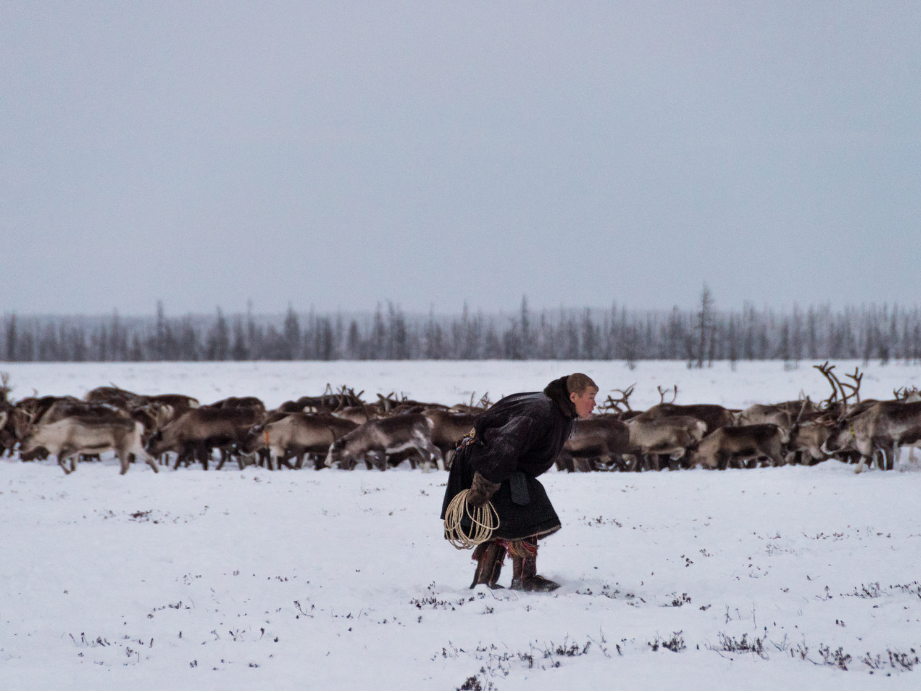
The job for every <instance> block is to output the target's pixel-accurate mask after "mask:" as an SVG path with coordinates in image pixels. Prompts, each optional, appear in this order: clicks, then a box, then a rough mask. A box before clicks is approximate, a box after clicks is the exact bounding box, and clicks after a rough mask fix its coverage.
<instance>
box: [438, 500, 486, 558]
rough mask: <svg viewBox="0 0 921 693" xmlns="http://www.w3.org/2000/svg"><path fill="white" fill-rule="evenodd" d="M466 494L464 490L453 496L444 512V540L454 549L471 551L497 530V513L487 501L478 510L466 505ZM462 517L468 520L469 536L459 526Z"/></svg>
mask: <svg viewBox="0 0 921 693" xmlns="http://www.w3.org/2000/svg"><path fill="white" fill-rule="evenodd" d="M468 492H469V489H466V490H464V491H461V492H460V493H458V494H457V495H456V496H454V498H453V499H452V500H451V502H450V503H449V504H448V509H447V510H446V511H445V538H446V539H447V540H448V541H449V542H451V545H452V546H453V547H454V548H455V549H472V548H474V547H476V546H478V545H480V544H482V543H483V542H487V541H489V540H490V539H491V538H492V533H493V532H494V531H496V529H498V528H499V513H497V512H496V509H495V507H494V506H493V504H492V503H490V502H489V501H487V502H486V504H485V505H481V506H480V507H478V508H474V507H471V506H470V505H469V504H468V503H467V493H468ZM464 515H466V516H467V517H469V518H470V524H471V528H470V529H471V530H472V531H471V533H470V534H467V533H466V532H465V531H464V528H463V527H462V526H461V522H462V521H463V519H464Z"/></svg>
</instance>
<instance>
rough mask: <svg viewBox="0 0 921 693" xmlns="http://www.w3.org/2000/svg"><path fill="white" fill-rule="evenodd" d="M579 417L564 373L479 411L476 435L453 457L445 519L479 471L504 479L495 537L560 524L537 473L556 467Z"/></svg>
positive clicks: (509, 536) (498, 499) (532, 532)
mask: <svg viewBox="0 0 921 693" xmlns="http://www.w3.org/2000/svg"><path fill="white" fill-rule="evenodd" d="M575 418H576V412H575V408H574V407H573V405H572V402H571V401H570V400H569V392H568V391H567V390H566V377H562V378H559V379H557V380H554V381H553V382H551V383H550V384H549V385H547V387H546V388H544V391H543V392H526V393H521V394H516V395H510V396H509V397H504V398H503V399H501V400H499V401H498V402H496V403H495V404H494V405H493V406H492V407H490V408H489V409H488V410H487V411H485V412H484V413H482V414H480V415H479V416H478V417H477V418H476V420H475V421H474V430H475V431H476V440H475V441H474V442H473V443H471V444H469V445H467V446H465V447H463V448H461V449H460V450H458V451H457V454H456V455H455V456H454V461H453V462H452V465H451V474H450V476H449V477H448V487H447V489H446V491H445V498H444V503H443V505H442V510H441V516H442V518H444V514H445V511H446V510H447V508H448V504H449V503H450V502H451V500H452V499H453V498H454V496H456V495H457V494H458V493H460V492H461V491H462V490H464V489H468V488H470V485H471V484H472V483H473V475H474V474H475V473H476V472H479V473H480V474H482V475H483V476H484V477H486V478H487V479H489V480H490V481H492V482H494V483H499V484H500V486H499V490H498V491H497V492H496V494H495V496H493V498H492V503H493V505H494V506H495V508H496V511H497V512H498V514H499V529H498V530H497V531H496V533H495V536H496V537H497V538H503V539H510V540H515V539H526V538H528V537H533V536H539V535H546V534H549V533H551V532H554V531H556V530H557V529H559V528H560V519H559V517H558V516H557V514H556V511H555V510H554V509H553V506H552V505H551V503H550V499H549V498H548V497H547V493H546V491H545V490H544V487H543V485H542V484H541V483H540V482H539V481H538V480H537V479H536V477H538V476H540V475H541V474H543V473H544V472H546V471H547V470H548V469H550V467H552V466H553V463H554V461H555V460H556V457H557V455H559V453H560V451H561V450H562V449H563V445H564V444H565V443H566V440H567V439H568V438H569V435H570V433H571V432H572V425H573V421H574V420H575Z"/></svg>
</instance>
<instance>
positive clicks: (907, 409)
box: [822, 401, 921, 474]
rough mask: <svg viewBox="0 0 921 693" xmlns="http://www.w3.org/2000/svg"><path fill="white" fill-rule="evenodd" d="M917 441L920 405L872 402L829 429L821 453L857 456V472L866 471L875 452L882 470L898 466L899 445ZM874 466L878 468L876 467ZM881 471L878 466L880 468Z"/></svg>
mask: <svg viewBox="0 0 921 693" xmlns="http://www.w3.org/2000/svg"><path fill="white" fill-rule="evenodd" d="M919 441H921V402H909V403H905V402H899V401H888V402H876V403H875V404H872V405H871V406H869V407H868V408H866V409H864V410H862V411H858V412H856V413H855V414H852V415H851V416H847V417H844V418H841V419H839V420H838V421H836V422H835V424H834V425H833V426H832V428H831V431H830V433H829V435H828V438H827V440H826V441H825V443H824V445H822V451H823V452H825V453H828V454H834V453H837V452H840V451H842V450H846V449H854V450H856V451H857V452H859V453H860V460H859V461H858V463H857V469H855V470H854V471H855V472H856V473H858V474H859V473H860V472H862V471H864V469H866V467H867V465H868V464H872V461H873V459H874V457H875V455H876V452H877V451H881V452H882V453H883V455H884V459H885V460H886V461H885V462H884V463H883V466H885V467H888V468H891V467H892V466H893V462H894V463H895V464H898V462H899V456H900V450H899V448H900V447H901V446H903V445H913V444H915V443H917V442H919ZM877 466H880V464H879V463H877ZM880 468H881V469H882V468H883V467H882V466H881V467H880Z"/></svg>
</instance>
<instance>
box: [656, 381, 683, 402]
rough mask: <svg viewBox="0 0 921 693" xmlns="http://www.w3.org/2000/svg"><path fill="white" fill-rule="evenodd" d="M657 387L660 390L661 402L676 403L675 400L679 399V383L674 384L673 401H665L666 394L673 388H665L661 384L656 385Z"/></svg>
mask: <svg viewBox="0 0 921 693" xmlns="http://www.w3.org/2000/svg"><path fill="white" fill-rule="evenodd" d="M656 388H658V390H659V404H674V403H675V400H676V399H678V386H677V385H675V386H674V390H675V394H674V395H672V401H671V402H666V401H665V395H666V394H667V393H668V391H669V390H671V389H672V388H670V387H666V388H665V389H663V388H662V386H661V385H656Z"/></svg>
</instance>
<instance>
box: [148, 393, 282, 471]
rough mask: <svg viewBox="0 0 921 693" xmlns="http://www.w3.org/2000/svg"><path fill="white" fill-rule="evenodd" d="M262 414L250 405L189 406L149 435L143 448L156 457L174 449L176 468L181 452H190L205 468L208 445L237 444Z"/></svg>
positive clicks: (208, 453)
mask: <svg viewBox="0 0 921 693" xmlns="http://www.w3.org/2000/svg"><path fill="white" fill-rule="evenodd" d="M263 414H264V410H260V409H259V408H253V407H240V408H237V409H221V408H218V409H212V408H210V407H200V408H198V409H189V410H188V411H187V412H186V413H185V414H182V415H181V416H180V417H178V418H177V419H175V420H174V421H172V422H170V423H169V424H167V425H166V426H165V427H164V428H163V429H161V430H159V431H157V432H156V433H155V434H154V435H153V436H152V437H151V438H150V440H149V442H148V444H147V449H148V450H149V451H150V453H151V454H152V455H154V456H156V457H159V456H160V455H163V454H165V453H167V452H174V453H176V455H177V459H176V464H175V466H174V467H173V469H178V468H179V464H180V461H181V460H182V458H183V456H184V455H187V454H189V453H194V455H195V456H196V458H197V459H198V461H199V462H201V463H202V467H204V469H205V470H207V469H208V461H209V459H210V456H211V448H213V447H222V446H230V445H236V444H239V443H240V442H241V441H242V440H243V439H244V437H245V436H246V434H247V432H248V431H249V429H251V428H252V427H253V426H255V425H256V424H258V423H260V422H261V421H262V416H263ZM221 464H223V460H222V462H221ZM241 468H242V465H241Z"/></svg>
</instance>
